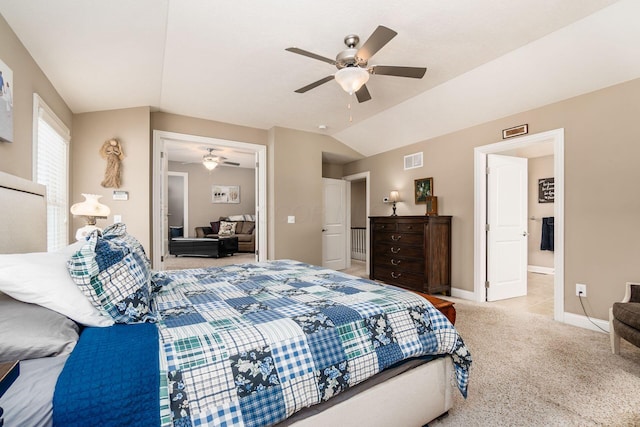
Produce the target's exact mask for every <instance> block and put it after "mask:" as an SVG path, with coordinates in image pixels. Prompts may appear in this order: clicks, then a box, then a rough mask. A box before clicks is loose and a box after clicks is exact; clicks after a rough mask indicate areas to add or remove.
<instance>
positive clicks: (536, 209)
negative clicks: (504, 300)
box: [528, 156, 588, 294]
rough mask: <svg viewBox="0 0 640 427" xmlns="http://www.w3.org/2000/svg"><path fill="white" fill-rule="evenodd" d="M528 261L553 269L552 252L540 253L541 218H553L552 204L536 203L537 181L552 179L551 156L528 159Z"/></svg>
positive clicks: (532, 264)
mask: <svg viewBox="0 0 640 427" xmlns="http://www.w3.org/2000/svg"><path fill="white" fill-rule="evenodd" d="M528 171H529V188H528V189H529V207H528V209H529V212H528V213H529V215H528V216H529V218H531V217H534V218H535V219H534V220H531V219H529V221H528V225H529V260H528V264H529V265H530V266H536V267H546V268H553V267H554V265H553V252H551V251H541V250H540V240H541V239H542V218H544V217H549V216H553V210H554V203H538V180H539V179H541V178H552V177H553V156H544V157H534V158H531V159H529V165H528ZM587 294H588V293H587Z"/></svg>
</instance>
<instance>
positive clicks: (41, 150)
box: [33, 93, 71, 251]
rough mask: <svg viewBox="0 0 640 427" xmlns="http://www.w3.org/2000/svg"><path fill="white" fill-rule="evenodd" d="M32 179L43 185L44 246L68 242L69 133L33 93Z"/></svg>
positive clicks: (52, 247)
mask: <svg viewBox="0 0 640 427" xmlns="http://www.w3.org/2000/svg"><path fill="white" fill-rule="evenodd" d="M33 113H34V119H33V121H34V124H33V145H34V149H33V153H34V163H33V164H34V167H33V171H34V181H36V182H37V183H38V184H43V185H45V186H46V187H47V250H48V251H55V250H58V249H61V248H63V247H64V246H66V245H67V244H68V242H69V228H68V220H69V215H68V212H69V175H68V170H69V167H68V166H69V140H70V139H71V133H70V132H69V129H68V128H67V127H66V126H65V124H64V123H62V121H61V120H60V119H59V118H58V117H57V116H56V115H55V113H54V112H53V110H51V108H49V106H48V105H47V104H45V102H44V101H43V100H42V98H40V96H38V95H37V94H35V93H34V94H33Z"/></svg>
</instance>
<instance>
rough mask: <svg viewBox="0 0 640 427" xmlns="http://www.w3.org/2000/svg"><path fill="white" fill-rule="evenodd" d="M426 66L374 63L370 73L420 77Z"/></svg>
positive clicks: (425, 70)
mask: <svg viewBox="0 0 640 427" xmlns="http://www.w3.org/2000/svg"><path fill="white" fill-rule="evenodd" d="M426 72H427V69H426V68H422V67H394V66H391V65H374V66H373V67H371V74H380V75H382V76H396V77H411V78H413V79H421V78H422V77H423V76H424V73H426Z"/></svg>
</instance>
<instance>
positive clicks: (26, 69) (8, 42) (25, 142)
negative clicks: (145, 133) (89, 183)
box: [0, 15, 73, 179]
mask: <svg viewBox="0 0 640 427" xmlns="http://www.w3.org/2000/svg"><path fill="white" fill-rule="evenodd" d="M0 59H1V60H2V62H4V63H5V64H6V65H7V67H9V68H10V69H11V71H12V72H13V114H14V117H13V142H12V143H8V142H0V171H3V172H6V173H10V174H13V175H17V176H19V177H22V178H26V179H33V172H32V168H33V163H32V155H31V153H32V151H33V150H32V149H33V94H34V93H37V94H38V95H40V97H41V98H42V99H43V100H44V101H45V102H46V103H47V105H48V106H49V107H50V108H51V109H52V110H53V111H54V112H55V113H56V115H57V116H58V118H59V119H60V120H62V121H63V122H64V124H66V125H67V127H68V128H69V129H71V122H72V115H71V110H69V107H67V105H66V104H65V102H64V100H63V99H62V98H61V97H60V95H59V94H58V92H57V91H56V89H55V88H54V87H53V86H52V85H51V82H49V79H47V77H46V76H45V75H44V73H43V72H42V70H40V67H38V64H36V63H35V61H34V60H33V58H31V55H30V54H29V52H27V50H26V49H25V47H24V46H23V45H22V43H21V42H20V40H19V39H18V38H17V37H16V35H15V34H14V32H13V30H12V29H11V28H10V27H9V25H7V22H6V21H5V19H4V17H2V15H0ZM71 160H73V159H71Z"/></svg>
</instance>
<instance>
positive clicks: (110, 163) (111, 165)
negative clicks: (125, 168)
mask: <svg viewBox="0 0 640 427" xmlns="http://www.w3.org/2000/svg"><path fill="white" fill-rule="evenodd" d="M100 155H101V156H102V158H103V159H107V169H106V170H105V172H104V180H103V181H102V182H101V183H100V185H102V186H103V187H105V188H109V187H112V188H120V184H121V183H122V182H121V179H120V168H121V165H120V162H121V161H122V159H124V151H123V150H122V145H120V141H118V140H117V139H115V138H112V139H109V140H107V141H105V142H104V144H102V147H101V148H100Z"/></svg>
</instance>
